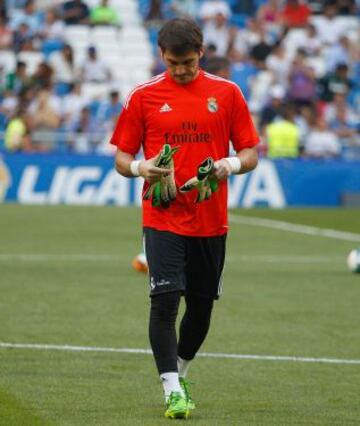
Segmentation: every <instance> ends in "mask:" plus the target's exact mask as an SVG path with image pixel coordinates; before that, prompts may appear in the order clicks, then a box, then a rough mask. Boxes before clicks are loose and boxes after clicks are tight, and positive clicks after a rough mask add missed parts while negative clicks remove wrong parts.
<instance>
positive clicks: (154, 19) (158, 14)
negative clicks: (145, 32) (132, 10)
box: [145, 0, 164, 26]
mask: <svg viewBox="0 0 360 426" xmlns="http://www.w3.org/2000/svg"><path fill="white" fill-rule="evenodd" d="M162 6H163V5H162V0H150V5H149V11H148V13H147V15H146V18H145V21H146V22H147V23H148V24H149V25H151V24H152V23H153V24H154V25H155V26H156V25H157V24H158V23H160V22H161V21H162V20H163V19H164V14H163V10H162V9H163V8H162Z"/></svg>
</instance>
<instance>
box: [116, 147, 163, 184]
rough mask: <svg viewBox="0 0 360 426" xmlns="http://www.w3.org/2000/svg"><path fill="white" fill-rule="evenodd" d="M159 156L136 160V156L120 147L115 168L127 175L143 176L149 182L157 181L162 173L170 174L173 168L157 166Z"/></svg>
mask: <svg viewBox="0 0 360 426" xmlns="http://www.w3.org/2000/svg"><path fill="white" fill-rule="evenodd" d="M156 158H157V156H155V157H153V158H150V159H149V160H135V157H134V156H133V155H131V154H129V153H127V152H124V151H121V150H120V149H118V150H117V151H116V155H115V168H116V170H117V172H118V173H120V174H121V175H122V176H125V177H136V176H142V177H143V178H144V179H145V180H146V181H148V182H149V183H154V182H157V181H158V180H159V179H160V177H161V176H162V175H168V174H169V173H170V172H171V170H169V169H161V168H160V167H156V166H155V161H156Z"/></svg>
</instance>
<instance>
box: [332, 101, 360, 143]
mask: <svg viewBox="0 0 360 426" xmlns="http://www.w3.org/2000/svg"><path fill="white" fill-rule="evenodd" d="M346 113H347V111H346V108H345V106H339V107H338V108H337V109H336V115H335V118H334V119H333V120H332V121H331V122H330V129H331V130H332V131H333V132H334V133H335V134H336V136H337V137H338V138H339V140H340V142H341V144H342V145H343V146H351V145H354V144H358V145H359V146H360V136H359V133H357V126H358V123H359V121H358V120H357V121H355V122H352V121H351V120H350V119H349V118H348V117H347V114H346Z"/></svg>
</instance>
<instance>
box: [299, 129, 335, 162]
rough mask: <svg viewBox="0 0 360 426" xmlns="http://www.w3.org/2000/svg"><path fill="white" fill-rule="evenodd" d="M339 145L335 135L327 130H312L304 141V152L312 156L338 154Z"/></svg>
mask: <svg viewBox="0 0 360 426" xmlns="http://www.w3.org/2000/svg"><path fill="white" fill-rule="evenodd" d="M340 150H341V146H340V143H339V141H338V138H337V136H336V135H335V134H334V133H332V132H330V131H328V130H325V131H320V130H313V131H311V132H310V133H309V135H308V138H307V141H306V143H305V154H307V155H310V156H312V157H329V156H336V155H339V154H340Z"/></svg>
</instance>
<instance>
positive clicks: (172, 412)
mask: <svg viewBox="0 0 360 426" xmlns="http://www.w3.org/2000/svg"><path fill="white" fill-rule="evenodd" d="M188 416H189V408H188V404H187V402H186V399H185V398H184V397H183V396H182V395H181V393H180V392H171V394H170V396H169V399H168V401H167V408H166V411H165V417H166V418H168V419H187V417H188Z"/></svg>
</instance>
